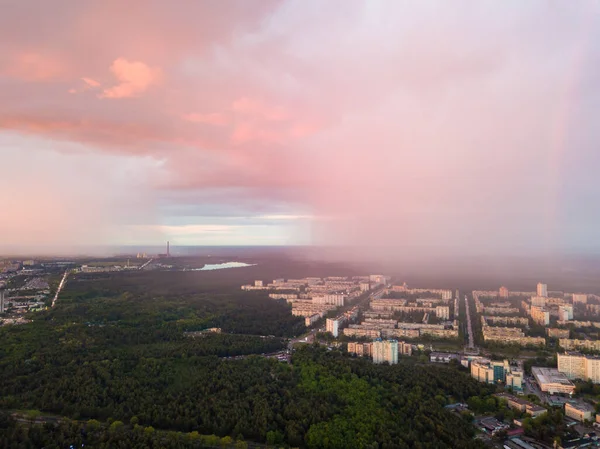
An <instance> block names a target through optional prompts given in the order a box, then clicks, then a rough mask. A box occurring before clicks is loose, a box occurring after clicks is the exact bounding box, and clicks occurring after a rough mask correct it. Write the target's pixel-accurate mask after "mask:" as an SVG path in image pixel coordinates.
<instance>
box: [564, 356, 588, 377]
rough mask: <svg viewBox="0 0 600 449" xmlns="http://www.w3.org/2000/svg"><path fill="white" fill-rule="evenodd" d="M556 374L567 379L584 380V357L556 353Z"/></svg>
mask: <svg viewBox="0 0 600 449" xmlns="http://www.w3.org/2000/svg"><path fill="white" fill-rule="evenodd" d="M557 358H558V372H560V373H563V374H564V375H565V376H567V379H585V356H583V355H582V354H579V353H571V354H569V353H565V354H561V353H558V355H557Z"/></svg>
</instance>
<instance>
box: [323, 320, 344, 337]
mask: <svg viewBox="0 0 600 449" xmlns="http://www.w3.org/2000/svg"><path fill="white" fill-rule="evenodd" d="M343 321H344V320H343V319H342V318H338V319H333V318H327V320H326V322H325V329H326V330H327V332H331V335H333V336H334V337H336V338H337V337H338V335H339V332H340V326H341V324H343Z"/></svg>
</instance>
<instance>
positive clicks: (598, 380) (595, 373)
mask: <svg viewBox="0 0 600 449" xmlns="http://www.w3.org/2000/svg"><path fill="white" fill-rule="evenodd" d="M585 377H586V379H587V380H591V381H592V382H593V383H595V384H600V357H590V356H588V357H586V358H585Z"/></svg>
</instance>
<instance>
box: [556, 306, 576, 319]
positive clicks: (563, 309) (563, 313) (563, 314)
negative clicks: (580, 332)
mask: <svg viewBox="0 0 600 449" xmlns="http://www.w3.org/2000/svg"><path fill="white" fill-rule="evenodd" d="M558 319H559V320H561V321H570V320H572V319H573V306H572V305H564V306H559V307H558Z"/></svg>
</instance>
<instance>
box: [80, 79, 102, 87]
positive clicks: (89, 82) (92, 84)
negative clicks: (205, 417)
mask: <svg viewBox="0 0 600 449" xmlns="http://www.w3.org/2000/svg"><path fill="white" fill-rule="evenodd" d="M81 80H82V81H83V82H84V83H85V84H87V85H88V86H89V87H92V88H93V87H100V83H99V82H98V81H96V80H93V79H91V78H86V77H83V78H81Z"/></svg>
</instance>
